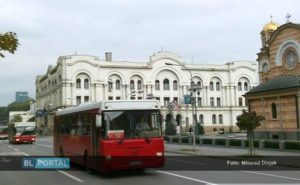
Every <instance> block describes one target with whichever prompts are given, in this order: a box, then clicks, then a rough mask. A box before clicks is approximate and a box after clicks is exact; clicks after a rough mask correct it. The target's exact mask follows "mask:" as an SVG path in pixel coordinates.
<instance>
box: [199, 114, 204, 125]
mask: <svg viewBox="0 0 300 185" xmlns="http://www.w3.org/2000/svg"><path fill="white" fill-rule="evenodd" d="M199 123H200V124H203V123H204V118H203V114H200V116H199Z"/></svg>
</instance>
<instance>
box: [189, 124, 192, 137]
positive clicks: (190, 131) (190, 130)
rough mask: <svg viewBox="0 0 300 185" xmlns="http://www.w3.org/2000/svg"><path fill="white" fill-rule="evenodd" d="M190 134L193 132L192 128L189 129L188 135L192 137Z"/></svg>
mask: <svg viewBox="0 0 300 185" xmlns="http://www.w3.org/2000/svg"><path fill="white" fill-rule="evenodd" d="M192 132H193V128H192V127H191V126H190V128H189V133H190V135H192Z"/></svg>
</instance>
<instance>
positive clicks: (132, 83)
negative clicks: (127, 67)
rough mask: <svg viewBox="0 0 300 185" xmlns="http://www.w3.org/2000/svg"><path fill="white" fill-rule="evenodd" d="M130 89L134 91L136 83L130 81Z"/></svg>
mask: <svg viewBox="0 0 300 185" xmlns="http://www.w3.org/2000/svg"><path fill="white" fill-rule="evenodd" d="M130 89H134V81H133V80H130Z"/></svg>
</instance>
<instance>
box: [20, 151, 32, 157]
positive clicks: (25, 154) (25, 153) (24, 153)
mask: <svg viewBox="0 0 300 185" xmlns="http://www.w3.org/2000/svg"><path fill="white" fill-rule="evenodd" d="M20 153H21V154H23V155H25V156H30V155H29V154H27V153H25V152H20Z"/></svg>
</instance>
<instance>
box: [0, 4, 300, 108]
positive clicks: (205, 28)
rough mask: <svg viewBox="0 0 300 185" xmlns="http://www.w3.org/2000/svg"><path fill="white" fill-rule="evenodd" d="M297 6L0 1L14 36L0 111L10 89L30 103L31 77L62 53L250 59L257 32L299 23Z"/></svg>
mask: <svg viewBox="0 0 300 185" xmlns="http://www.w3.org/2000/svg"><path fill="white" fill-rule="evenodd" d="M299 7H300V1H299V0H285V1H279V0H149V1H146V0H49V1H45V0H26V1H24V0H0V33H4V32H8V31H13V32H16V33H17V35H18V37H19V40H20V44H21V45H20V46H19V47H18V50H17V52H16V53H15V55H11V54H7V55H6V57H5V58H4V59H0V87H1V90H0V106H6V105H7V104H8V103H10V102H13V101H14V100H15V92H16V91H28V92H29V95H30V96H31V97H33V98H35V77H36V76H37V75H40V74H45V73H46V70H47V67H48V65H50V64H51V65H55V63H56V60H57V58H58V57H59V56H61V55H69V54H74V53H75V52H77V53H78V54H89V55H94V56H99V57H100V58H104V53H105V52H106V51H111V52H113V60H127V61H144V62H145V61H147V60H149V56H151V55H152V54H153V53H154V52H157V51H160V50H161V49H162V48H163V49H164V50H166V51H172V52H176V53H178V54H179V55H181V56H182V57H183V58H184V60H185V62H186V63H191V62H192V58H193V63H194V64H196V63H197V64H202V63H211V64H224V63H226V62H229V61H235V60H250V61H255V60H256V53H258V52H259V49H260V34H259V33H260V31H261V29H262V27H263V26H264V24H266V23H267V22H269V21H270V15H273V20H274V21H275V22H277V23H279V24H284V23H285V22H286V18H285V16H286V14H287V12H289V13H290V14H291V15H292V18H291V21H292V22H298V23H299V22H300V18H299V17H300V11H299Z"/></svg>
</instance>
